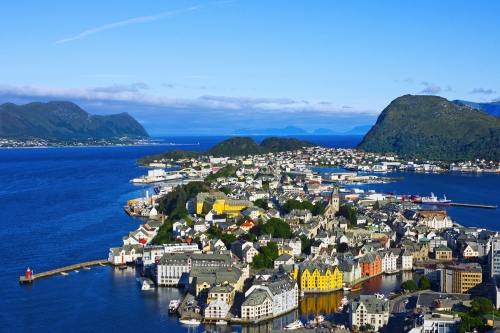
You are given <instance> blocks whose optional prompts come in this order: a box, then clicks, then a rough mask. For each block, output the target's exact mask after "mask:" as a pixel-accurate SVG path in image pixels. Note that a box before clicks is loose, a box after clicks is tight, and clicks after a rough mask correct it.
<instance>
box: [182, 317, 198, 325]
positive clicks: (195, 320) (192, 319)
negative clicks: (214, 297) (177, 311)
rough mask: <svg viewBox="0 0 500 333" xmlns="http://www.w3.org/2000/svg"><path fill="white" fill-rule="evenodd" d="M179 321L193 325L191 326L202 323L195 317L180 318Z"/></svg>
mask: <svg viewBox="0 0 500 333" xmlns="http://www.w3.org/2000/svg"><path fill="white" fill-rule="evenodd" d="M179 322H180V323H181V324H184V325H191V326H195V325H196V326H197V325H200V324H201V321H199V320H198V319H194V318H191V319H179Z"/></svg>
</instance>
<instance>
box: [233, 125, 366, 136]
mask: <svg viewBox="0 0 500 333" xmlns="http://www.w3.org/2000/svg"><path fill="white" fill-rule="evenodd" d="M371 128H372V125H364V126H356V127H354V128H353V129H351V130H350V131H347V132H336V131H332V130H330V129H327V128H317V129H315V130H314V131H313V132H312V133H308V132H307V131H306V130H305V129H302V128H300V127H295V126H288V127H285V128H239V129H237V130H235V131H233V132H232V133H231V135H280V136H287V135H364V134H366V133H367V132H368V131H369V130H370V129H371Z"/></svg>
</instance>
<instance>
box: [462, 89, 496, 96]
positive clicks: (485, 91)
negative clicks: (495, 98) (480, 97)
mask: <svg viewBox="0 0 500 333" xmlns="http://www.w3.org/2000/svg"><path fill="white" fill-rule="evenodd" d="M496 93H497V92H496V91H494V90H493V89H483V88H474V89H472V91H469V94H484V95H491V94H496Z"/></svg>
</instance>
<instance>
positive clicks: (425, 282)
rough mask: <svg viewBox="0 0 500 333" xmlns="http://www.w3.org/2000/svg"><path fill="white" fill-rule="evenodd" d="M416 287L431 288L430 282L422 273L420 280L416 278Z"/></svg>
mask: <svg viewBox="0 0 500 333" xmlns="http://www.w3.org/2000/svg"><path fill="white" fill-rule="evenodd" d="M418 288H419V289H422V290H424V289H430V288H431V283H430V282H429V279H428V278H427V276H425V275H422V277H421V278H420V280H418Z"/></svg>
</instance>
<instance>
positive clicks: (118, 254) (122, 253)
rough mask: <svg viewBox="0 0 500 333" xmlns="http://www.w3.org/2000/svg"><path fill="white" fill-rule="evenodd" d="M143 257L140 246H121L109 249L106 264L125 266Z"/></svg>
mask: <svg viewBox="0 0 500 333" xmlns="http://www.w3.org/2000/svg"><path fill="white" fill-rule="evenodd" d="M142 257H143V249H142V245H140V244H134V245H123V246H122V247H112V248H110V249H109V253H108V262H109V263H110V264H112V265H125V264H126V263H127V262H134V261H135V260H137V259H139V258H142Z"/></svg>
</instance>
